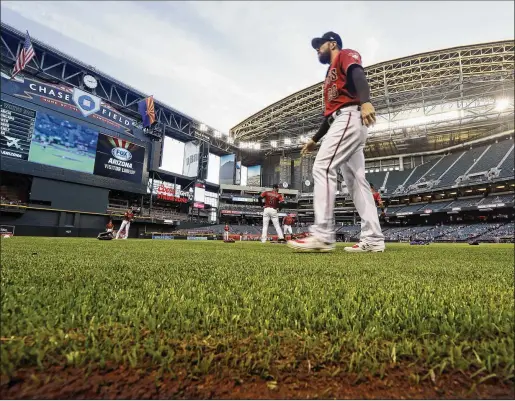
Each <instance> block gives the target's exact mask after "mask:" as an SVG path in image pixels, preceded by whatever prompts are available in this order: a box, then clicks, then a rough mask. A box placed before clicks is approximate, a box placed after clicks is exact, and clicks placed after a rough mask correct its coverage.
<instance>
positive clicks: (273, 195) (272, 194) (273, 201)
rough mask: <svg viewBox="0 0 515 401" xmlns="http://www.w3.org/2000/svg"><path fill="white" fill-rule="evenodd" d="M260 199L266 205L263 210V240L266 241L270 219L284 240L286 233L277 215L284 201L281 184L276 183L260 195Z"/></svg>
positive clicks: (281, 239) (280, 237) (278, 234)
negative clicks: (270, 189) (280, 189)
mask: <svg viewBox="0 0 515 401" xmlns="http://www.w3.org/2000/svg"><path fill="white" fill-rule="evenodd" d="M260 199H261V201H262V202H264V206H265V208H264V210H263V232H262V234H261V242H263V243H264V242H266V237H267V234H268V225H269V224H270V220H272V224H273V225H274V227H275V231H277V236H278V237H279V241H281V242H282V241H284V235H283V232H282V230H281V225H280V224H279V216H278V215H277V210H278V209H279V207H280V205H281V203H283V202H284V198H283V196H282V195H281V194H280V193H279V185H277V184H274V186H273V189H272V191H265V192H263V193H262V194H261V195H260Z"/></svg>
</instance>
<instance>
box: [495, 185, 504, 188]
mask: <svg viewBox="0 0 515 401" xmlns="http://www.w3.org/2000/svg"><path fill="white" fill-rule="evenodd" d="M496 188H497V189H503V188H504V185H497V187H496Z"/></svg>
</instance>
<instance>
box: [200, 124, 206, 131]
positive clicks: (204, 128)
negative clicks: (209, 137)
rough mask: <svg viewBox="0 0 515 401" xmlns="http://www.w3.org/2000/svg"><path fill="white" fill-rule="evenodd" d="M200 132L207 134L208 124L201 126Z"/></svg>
mask: <svg viewBox="0 0 515 401" xmlns="http://www.w3.org/2000/svg"><path fill="white" fill-rule="evenodd" d="M199 130H200V131H201V132H206V131H207V125H206V124H200V126H199Z"/></svg>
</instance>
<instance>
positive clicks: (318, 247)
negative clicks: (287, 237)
mask: <svg viewBox="0 0 515 401" xmlns="http://www.w3.org/2000/svg"><path fill="white" fill-rule="evenodd" d="M288 247H290V248H292V249H295V250H297V251H302V252H332V251H334V244H328V243H326V242H323V241H320V240H319V239H317V238H315V237H307V238H303V239H297V240H294V241H288Z"/></svg>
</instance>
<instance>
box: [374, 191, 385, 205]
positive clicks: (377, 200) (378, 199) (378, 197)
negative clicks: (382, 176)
mask: <svg viewBox="0 0 515 401" xmlns="http://www.w3.org/2000/svg"><path fill="white" fill-rule="evenodd" d="M372 195H373V196H374V201H375V203H376V205H379V204H380V203H382V202H383V200H382V199H381V194H380V193H379V192H377V191H374V192H372Z"/></svg>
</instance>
